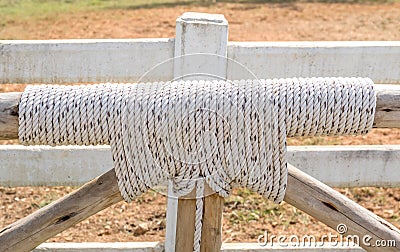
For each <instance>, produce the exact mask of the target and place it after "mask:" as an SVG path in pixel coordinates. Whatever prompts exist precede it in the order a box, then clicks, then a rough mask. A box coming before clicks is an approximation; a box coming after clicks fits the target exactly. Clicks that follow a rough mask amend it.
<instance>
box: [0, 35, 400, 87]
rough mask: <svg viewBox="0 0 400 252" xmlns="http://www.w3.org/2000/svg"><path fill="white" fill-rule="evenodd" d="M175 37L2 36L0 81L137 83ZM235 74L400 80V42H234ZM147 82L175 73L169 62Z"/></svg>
mask: <svg viewBox="0 0 400 252" xmlns="http://www.w3.org/2000/svg"><path fill="white" fill-rule="evenodd" d="M174 43H175V42H174V39H118V40H117V39H116V40H104V39H103V40H101V39H100V40H46V41H40V40H39V41H29V40H28V41H0V83H78V82H79V83H85V82H137V81H138V80H139V79H140V78H141V77H142V76H143V75H144V74H145V73H146V71H148V70H150V69H151V68H152V67H154V66H156V65H157V64H159V63H161V62H163V61H165V60H168V59H171V58H173V57H174ZM227 53H228V55H227V56H228V58H229V59H232V60H235V61H237V62H239V63H240V64H243V65H244V66H245V67H246V68H248V69H249V70H250V71H251V72H252V73H253V74H254V76H253V75H251V74H249V73H248V72H247V71H243V68H241V67H239V66H238V65H236V64H232V61H228V67H227V76H228V78H229V79H242V78H254V77H256V78H286V77H315V76H318V77H331V76H342V77H353V76H362V77H370V78H371V79H372V80H373V81H374V82H375V83H388V84H399V83H400V71H399V69H400V41H392V42H229V43H228V47H227ZM147 77H148V78H146V79H144V80H145V81H168V80H171V79H172V78H173V64H165V66H164V67H160V68H158V69H157V71H153V72H152V75H148V76H147Z"/></svg>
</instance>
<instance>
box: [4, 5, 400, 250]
mask: <svg viewBox="0 0 400 252" xmlns="http://www.w3.org/2000/svg"><path fill="white" fill-rule="evenodd" d="M185 11H200V12H212V13H223V14H224V15H225V16H226V18H227V19H228V21H229V25H230V28H229V32H230V35H229V37H230V40H231V41H232V40H233V41H263V40H269V41H293V40H299V41H300V40H400V29H399V27H400V3H384V4H373V3H370V4H367V3H364V4H354V3H299V2H292V3H279V4H278V3H276V4H234V3H218V4H215V5H210V6H198V5H190V6H186V5H177V6H175V7H160V8H142V9H131V10H118V9H115V10H104V11H101V12H85V13H70V14H63V15H59V16H56V15H53V16H47V17H43V18H40V19H38V20H31V19H26V20H25V19H21V20H18V21H13V22H8V23H6V24H5V25H4V26H3V27H0V38H1V39H67V38H143V37H149V38H150V37H174V33H175V19H176V18H177V17H178V16H179V15H180V14H182V13H183V12H185ZM22 89H23V85H19V86H15V85H1V86H0V92H7V91H16V90H22ZM3 143H4V142H3ZM9 143H10V144H13V143H15V141H10V142H9ZM289 143H290V144H292V145H293V144H297V145H299V144H313V145H315V144H400V130H394V129H379V130H373V131H372V132H371V133H370V134H368V135H367V136H360V137H337V138H296V139H291V140H290V142H289ZM72 190H74V188H71V187H34V188H33V187H26V188H5V187H0V227H4V226H6V225H8V224H10V223H12V222H13V221H15V220H17V219H19V218H22V217H23V216H26V215H27V214H29V213H31V212H33V211H35V210H36V209H38V208H40V207H43V206H44V205H47V204H48V203H50V202H51V201H53V200H55V199H57V198H59V197H60V196H62V195H65V194H67V193H69V192H71V191H72ZM339 191H340V192H342V193H343V194H345V195H346V196H348V197H350V198H352V199H354V200H355V201H356V202H358V203H360V204H361V205H363V206H364V207H366V208H368V209H369V210H371V211H373V212H375V213H376V214H378V215H380V216H381V217H383V218H385V219H386V220H389V221H390V222H392V223H393V224H394V225H395V226H397V227H400V189H385V188H356V189H340V190H339ZM165 203H166V199H165V197H163V196H161V195H160V194H157V193H155V192H149V193H147V194H145V195H144V196H143V197H140V198H138V199H137V200H135V201H134V202H133V203H130V204H127V203H119V204H116V205H114V206H112V207H110V208H108V209H106V210H104V211H102V212H100V213H98V214H97V215H95V216H92V217H90V218H88V219H87V220H85V221H83V222H82V223H79V224H77V225H76V226H75V227H73V228H70V229H68V230H66V231H64V232H63V233H61V234H59V235H57V236H56V237H54V238H51V239H50V240H49V241H59V242H66V241H67V242H68V241H75V242H81V241H110V242H111V241H113V242H115V241H163V240H164V235H165V209H166V207H165ZM140 224H141V225H142V227H143V224H144V226H145V227H146V230H145V232H142V231H143V230H141V229H140V228H138V226H139V225H140ZM264 230H268V231H269V232H270V233H272V234H276V235H279V234H298V235H302V234H309V235H317V236H320V235H323V234H328V232H331V231H330V230H329V229H328V228H327V227H326V226H324V225H323V224H320V223H318V222H317V221H316V220H315V219H313V218H310V217H309V216H307V215H306V214H304V213H303V212H301V211H299V210H297V209H295V208H294V207H292V206H290V205H288V204H285V203H283V204H282V205H279V206H277V205H274V204H272V203H270V202H267V201H265V200H263V199H262V198H261V197H259V196H258V195H255V194H252V193H249V192H248V191H247V190H235V192H234V193H233V196H231V197H230V198H228V199H227V200H226V202H225V209H224V220H223V240H224V241H225V242H233V241H236V242H237V241H249V242H257V240H256V239H257V236H258V235H259V234H262V232H263V231H264ZM142 233H143V234H142Z"/></svg>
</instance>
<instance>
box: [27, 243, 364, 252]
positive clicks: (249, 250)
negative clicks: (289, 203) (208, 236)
mask: <svg viewBox="0 0 400 252" xmlns="http://www.w3.org/2000/svg"><path fill="white" fill-rule="evenodd" d="M285 246H286V247H285ZM44 251H46V252H81V251H85V252H163V251H165V250H164V246H163V245H162V243H159V242H115V243H114V242H113V243H100V242H85V243H73V242H71V243H44V244H42V245H40V246H39V247H37V248H36V249H34V250H33V252H44ZM269 251H273V252H288V251H292V252H297V251H299V252H306V251H307V252H308V251H310V252H362V251H365V250H364V249H362V248H360V247H356V246H350V247H349V246H342V245H338V244H334V243H331V244H326V245H325V246H323V247H313V246H308V247H306V246H304V247H298V246H292V245H290V244H283V245H282V246H278V245H275V246H265V247H263V246H260V245H259V244H257V243H256V242H255V243H223V244H222V248H221V252H269Z"/></svg>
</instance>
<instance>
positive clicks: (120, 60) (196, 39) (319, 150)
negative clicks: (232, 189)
mask: <svg viewBox="0 0 400 252" xmlns="http://www.w3.org/2000/svg"><path fill="white" fill-rule="evenodd" d="M199 23H200V24H201V25H198V24H199ZM176 31H177V33H176V38H174V39H115V40H114V39H109V40H50V41H29V40H28V41H0V83H12V84H17V83H57V84H58V83H60V84H62V83H93V82H137V81H148V82H153V81H169V80H172V79H174V77H177V76H179V75H182V74H185V73H187V72H190V71H191V70H192V68H193V67H194V66H193V65H191V63H190V61H189V60H186V61H185V59H184V58H182V56H185V55H191V54H194V55H195V54H198V53H208V54H212V55H217V57H214V58H213V59H211V60H210V61H209V62H207V64H206V65H205V66H202V67H203V68H204V69H205V70H207V71H210V72H213V73H215V74H217V75H218V76H223V77H226V78H228V79H242V78H246V79H248V78H254V77H255V78H259V79H263V78H286V77H300V76H301V77H314V76H318V77H332V76H341V77H353V76H363V77H370V78H371V79H372V80H373V81H374V82H375V83H378V84H386V85H381V86H378V88H377V89H378V91H379V90H381V93H380V94H381V96H380V97H381V104H382V108H381V110H380V112H379V113H378V114H377V115H376V118H378V119H379V120H376V123H375V127H400V119H399V118H400V85H396V84H400V71H399V70H400V41H393V42H228V39H227V38H228V36H227V34H228V23H227V21H226V20H225V18H224V17H223V16H222V15H206V14H194V13H185V14H184V15H183V16H182V17H180V18H178V19H177V28H176ZM204 69H203V70H204ZM388 84H391V85H388ZM382 97H385V98H382ZM2 102H3V100H2V98H1V97H0V104H2ZM1 107H2V105H0V108H1ZM4 107H5V106H4V105H3V108H4ZM3 119H4V118H3ZM382 122H384V123H382ZM6 124H7V123H5V121H4V120H2V118H0V129H2V130H3V131H5V130H4V129H5V127H6ZM3 135H4V136H7V134H3ZM10 135H12V134H10ZM10 135H9V136H10ZM3 138H7V137H3ZM22 157H23V158H22ZM289 161H290V163H291V164H292V165H294V166H296V167H299V168H301V169H302V170H303V171H304V172H306V173H308V174H310V175H312V176H313V177H315V178H317V179H318V180H320V181H322V182H325V183H326V184H328V185H330V186H337V187H352V186H385V187H399V186H400V172H399V171H400V146H399V145H390V146H329V147H328V146H324V147H316V146H307V147H290V148H289ZM322 164H323V168H321V166H322ZM10 167H12V169H10ZM110 167H112V161H111V154H110V153H109V147H105V146H101V147H75V146H74V147H70V146H68V147H56V148H50V147H46V146H40V147H22V146H18V145H17V146H12V145H4V146H0V185H2V186H21V185H23V186H39V185H48V186H53V185H80V184H82V183H84V182H86V181H88V180H90V179H92V178H93V177H96V176H99V175H100V174H102V173H104V172H106V171H108V170H109V168H110ZM350 167H351V168H350ZM83 168H84V169H85V172H84V173H83V174H82V170H83ZM341 174H346V176H341ZM177 212H178V203H177V202H173V201H171V202H170V201H169V203H168V212H167V219H168V220H167V239H166V240H167V242H166V244H165V250H166V251H173V249H172V248H175V247H176V244H175V242H176V232H175V231H168V230H176V222H177V220H176V218H177V216H176V214H177ZM253 245H254V244H253ZM253 245H248V246H247V247H243V248H240V249H239V248H232V249H227V247H229V246H233V247H234V246H235V245H225V246H227V247H225V248H224V250H223V251H245V250H246V249H248V251H264V250H261V249H265V248H259V249H260V250H258V248H254V246H253ZM46 246H47V245H46V244H44V245H42V246H41V247H39V248H38V249H37V251H42V250H41V249H43V248H45V247H46ZM48 246H50V247H51V246H52V245H48ZM54 246H55V247H57V246H61V247H63V246H64V247H65V246H67V247H68V245H65V244H62V245H54ZM54 246H53V248H52V249H51V250H52V251H65V250H62V249H60V248H55V247H54ZM71 246H72V245H71ZM96 246H97V245H96ZM107 246H109V245H104V246H103V247H104V250H102V251H123V249H124V248H122V247H123V246H122V245H121V246H122V247H121V248H120V249H117V248H115V250H113V246H111V247H110V248H111V249H108V250H107V249H105V248H106V247H107ZM132 246H136V245H132ZM139 246H140V245H139ZM143 246H145V245H143ZM146 246H150V247H151V248H150V249H151V250H146V249H144V248H143V249H141V250H140V249H138V250H137V251H157V250H153V248H152V246H153V247H154V246H155V247H157V246H158V245H157V246H156V245H155V244H150V245H149V244H147V245H146ZM252 246H253V247H252ZM89 247H90V246H89ZM89 247H88V248H87V249H86V251H91V249H90V248H89ZM69 249H70V250H68V251H74V250H73V249H72V248H69ZM79 249H83V247H82V248H79ZM128 249H132V248H131V247H129V248H128ZM235 249H237V250H235ZM269 249H274V251H280V250H278V249H276V248H269ZM309 249H310V248H308V249H307V248H304V251H307V250H309ZM325 249H329V248H328V247H326V248H325ZM341 249H343V251H361V249H350V248H341ZM92 250H93V251H94V250H96V249H93V248H92ZM334 250H335V251H338V250H339V249H338V248H335V249H334ZM35 251H36V250H35ZM46 251H47V250H46ZM96 251H98V250H96ZM315 251H317V250H315ZM325 251H329V250H325ZM340 251H342V250H340Z"/></svg>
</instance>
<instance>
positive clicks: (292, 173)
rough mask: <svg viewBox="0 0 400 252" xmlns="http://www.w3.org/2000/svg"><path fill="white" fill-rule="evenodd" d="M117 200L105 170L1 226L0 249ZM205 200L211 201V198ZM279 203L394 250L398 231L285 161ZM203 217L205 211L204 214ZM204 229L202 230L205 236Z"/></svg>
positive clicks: (19, 245) (28, 245) (23, 245)
mask: <svg viewBox="0 0 400 252" xmlns="http://www.w3.org/2000/svg"><path fill="white" fill-rule="evenodd" d="M121 200H122V198H121V196H120V194H119V191H118V186H117V178H116V177H115V174H114V170H110V171H108V172H107V173H105V174H103V175H102V176H100V177H98V178H96V179H94V180H92V181H91V182H89V183H87V184H86V185H84V186H83V187H81V188H80V189H78V190H77V191H75V192H73V193H71V194H69V195H67V196H64V197H63V198H61V199H59V200H57V201H56V202H54V203H52V204H50V205H48V206H46V207H44V208H42V209H40V210H37V211H36V212H34V213H32V214H31V215H29V216H27V217H25V218H23V219H21V220H19V221H17V222H15V223H13V224H11V225H9V226H7V227H5V228H3V229H2V230H1V231H0V244H1V247H0V251H2V252H3V251H28V250H31V249H33V248H34V247H36V246H38V245H39V244H40V243H42V242H44V241H46V240H47V239H48V238H50V237H52V236H54V235H56V234H58V233H60V232H62V231H63V230H65V229H67V228H68V227H70V226H73V225H74V224H76V223H78V222H79V221H82V220H84V219H86V218H88V217H90V216H91V215H93V214H95V213H97V212H99V211H101V210H102V209H105V208H107V207H108V206H110V205H112V204H114V203H116V202H119V201H121ZM206 200H207V199H206ZM211 201H212V202H215V199H211ZM219 201H222V199H221V200H219ZM285 201H286V202H287V203H289V204H291V205H293V206H295V207H297V208H298V209H300V210H302V211H304V212H305V213H307V214H309V215H311V216H313V217H314V218H316V219H318V220H320V221H321V222H322V223H325V224H326V225H328V226H329V227H331V228H333V229H335V230H336V227H337V225H338V224H340V223H343V224H345V225H346V226H347V228H348V231H347V233H345V234H344V235H358V236H360V239H361V238H362V237H363V236H364V235H369V236H370V237H371V239H370V240H369V242H370V243H371V244H374V242H375V241H376V240H377V239H380V240H394V241H395V243H396V247H391V248H385V251H399V249H400V230H398V229H397V228H396V227H394V226H393V225H391V224H390V223H388V222H387V221H385V220H383V219H381V218H380V217H378V216H376V215H375V214H373V213H372V212H370V211H368V210H367V209H365V208H363V207H361V206H359V205H358V204H357V203H355V202H353V201H351V200H350V199H348V198H347V197H345V196H344V195H342V194H340V193H339V192H337V191H335V190H333V189H332V188H330V187H328V186H327V185H325V184H323V183H321V182H319V181H318V180H316V179H315V178H313V177H311V176H308V175H307V174H305V173H304V172H302V171H300V170H298V169H297V168H295V167H293V166H291V165H289V177H288V187H287V191H286V195H285ZM192 204H193V203H192ZM205 204H207V202H205ZM220 207H221V204H219V205H218V206H216V208H220ZM210 209H211V208H210ZM219 210H221V209H219ZM219 210H218V211H217V212H220V211H219ZM208 215H209V214H207V213H205V216H208ZM217 215H218V213H217ZM212 218H214V219H216V218H220V217H218V216H217V217H212ZM204 225H205V227H203V232H204V228H207V225H208V224H207V221H206V220H205V221H204ZM206 233H207V232H204V234H205V235H207V234H206ZM210 234H212V233H210ZM204 239H205V238H203V240H204ZM191 241H192V240H191ZM360 245H361V246H363V247H364V248H365V249H366V250H367V251H382V248H379V247H372V246H371V247H368V246H365V244H363V243H362V242H361V241H360ZM210 246H213V245H212V244H211V245H210Z"/></svg>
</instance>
